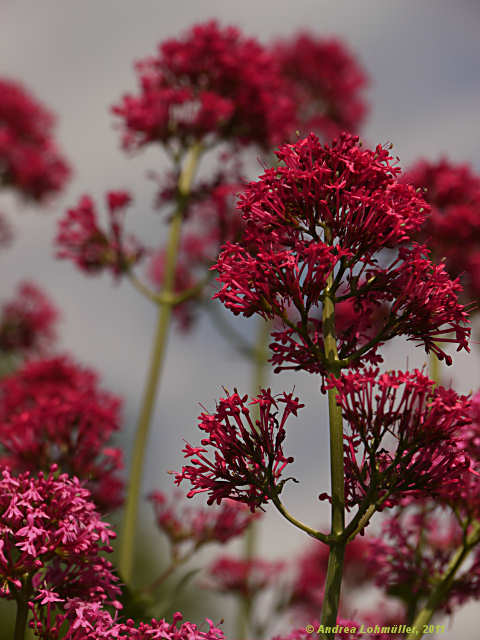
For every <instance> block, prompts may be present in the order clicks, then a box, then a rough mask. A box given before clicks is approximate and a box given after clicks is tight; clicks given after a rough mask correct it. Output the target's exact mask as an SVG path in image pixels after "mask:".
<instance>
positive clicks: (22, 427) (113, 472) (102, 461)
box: [0, 357, 123, 511]
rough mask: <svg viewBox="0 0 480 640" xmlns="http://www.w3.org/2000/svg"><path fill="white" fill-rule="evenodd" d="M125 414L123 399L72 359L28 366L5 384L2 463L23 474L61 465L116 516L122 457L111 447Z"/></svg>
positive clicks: (0, 402)
mask: <svg viewBox="0 0 480 640" xmlns="http://www.w3.org/2000/svg"><path fill="white" fill-rule="evenodd" d="M119 412H120V400H119V399H118V398H117V397H115V396H113V395H112V394H110V393H107V392H105V391H103V390H101V389H99V388H98V381H97V376H96V375H95V374H94V373H93V372H92V371H91V370H89V369H84V368H81V367H79V366H78V365H76V364H75V363H73V362H72V361H71V360H69V359H68V358H66V357H56V358H53V359H50V360H38V361H35V362H31V363H28V364H26V365H24V366H23V368H21V369H20V370H19V371H17V372H16V373H14V374H13V375H11V376H9V377H7V378H4V379H3V380H2V381H1V383H0V444H1V446H2V449H3V454H2V457H1V461H2V463H3V464H7V465H8V466H9V467H10V468H11V469H12V470H15V471H17V472H18V471H25V470H30V471H32V472H36V471H39V470H44V471H46V470H48V469H49V468H50V465H51V464H52V463H57V464H58V465H59V467H60V469H61V470H62V471H65V472H68V473H69V474H71V475H76V476H78V477H79V478H80V479H82V480H84V481H85V482H86V483H87V486H88V487H89V489H90V490H91V491H92V494H93V497H94V499H95V501H96V503H97V505H98V506H99V507H100V508H101V509H102V510H107V511H110V510H111V509H114V508H115V507H118V506H119V505H120V504H121V503H122V500H123V495H122V493H123V482H122V481H121V479H120V477H119V475H118V472H119V470H120V469H121V468H122V453H121V451H120V450H119V449H115V448H112V447H111V446H109V444H108V442H109V440H110V438H111V437H112V435H113V433H114V432H116V431H117V430H118V429H119V420H120V416H119Z"/></svg>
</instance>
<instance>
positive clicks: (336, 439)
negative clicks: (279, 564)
mask: <svg viewBox="0 0 480 640" xmlns="http://www.w3.org/2000/svg"><path fill="white" fill-rule="evenodd" d="M327 241H328V239H327ZM332 286H333V274H331V275H330V276H329V278H328V280H327V286H326V288H325V295H324V301H323V316H322V323H323V341H324V350H325V359H326V362H327V366H328V368H329V370H330V371H331V373H333V375H338V374H339V366H338V351H337V341H336V335H335V303H334V299H333V297H334V291H332ZM328 412H329V419H330V477H331V491H332V528H331V538H332V542H331V543H330V555H329V558H328V569H327V577H326V582H325V595H324V599H323V606H322V618H321V621H322V624H323V625H325V626H335V624H336V621H337V614H338V604H339V601H340V591H341V586H342V575H343V559H344V555H345V546H346V541H345V538H344V535H343V533H344V530H345V477H344V464H343V419H342V411H341V409H340V407H339V406H338V404H337V401H336V391H335V389H329V391H328ZM325 638H328V639H331V638H334V634H327V635H325Z"/></svg>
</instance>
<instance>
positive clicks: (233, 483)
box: [175, 389, 304, 512]
mask: <svg viewBox="0 0 480 640" xmlns="http://www.w3.org/2000/svg"><path fill="white" fill-rule="evenodd" d="M247 398H248V396H246V395H245V396H243V397H241V396H239V395H238V393H237V392H235V393H234V394H233V395H230V396H228V397H227V398H222V399H221V400H220V402H219V403H218V404H217V410H216V412H215V413H214V414H213V415H212V414H209V413H202V415H201V416H200V421H201V422H200V424H199V428H200V429H201V430H202V431H205V432H206V433H207V434H208V437H207V438H204V439H203V440H202V441H201V444H202V446H201V447H192V446H191V445H190V444H188V443H187V445H186V447H185V448H184V449H183V453H184V454H185V457H186V458H192V460H191V464H190V465H187V466H184V467H183V469H182V471H181V473H178V474H177V475H176V479H175V481H176V483H177V484H180V482H181V481H182V480H188V481H189V482H190V483H191V484H192V486H193V489H191V490H190V491H189V493H188V494H187V496H188V497H189V498H191V497H192V496H194V495H195V494H196V493H200V492H203V491H207V492H208V494H209V497H208V504H212V503H213V502H217V504H220V502H221V501H222V500H224V499H225V498H232V499H233V500H238V501H239V502H244V503H245V504H248V505H249V506H250V509H251V510H252V512H253V511H254V510H255V509H256V508H258V507H260V506H261V505H262V504H265V503H266V502H268V500H269V498H270V497H271V494H272V492H275V493H276V494H278V493H280V492H281V490H282V488H283V485H284V483H285V480H282V481H279V479H280V476H281V474H282V471H283V469H284V468H285V467H286V465H287V464H289V463H290V462H293V458H286V457H285V456H284V454H283V448H282V444H283V441H284V440H285V436H286V432H285V422H286V420H287V418H288V416H289V415H290V414H293V415H294V416H296V415H297V411H298V409H301V408H302V407H303V406H304V405H302V404H300V403H299V401H298V398H294V397H293V394H291V393H290V394H287V393H284V394H283V395H281V396H278V397H276V398H274V397H273V396H272V395H271V393H270V390H269V389H268V390H265V389H263V390H262V391H261V392H260V394H259V395H258V396H257V397H256V398H255V399H254V400H253V401H252V402H251V403H250V404H258V407H259V411H260V419H259V420H256V421H255V423H254V422H253V420H252V418H251V416H250V409H249V408H248V406H247ZM280 405H284V407H283V413H282V415H281V417H280V419H279V417H278V411H279V407H280ZM205 447H209V449H210V450H212V451H213V454H214V459H213V461H212V460H210V459H209V458H207V457H206V456H205V455H204V454H206V453H209V449H207V448H205Z"/></svg>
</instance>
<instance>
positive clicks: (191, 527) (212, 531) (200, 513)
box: [150, 491, 259, 548]
mask: <svg viewBox="0 0 480 640" xmlns="http://www.w3.org/2000/svg"><path fill="white" fill-rule="evenodd" d="M182 499H184V496H183V494H181V493H179V494H175V495H173V496H172V498H171V499H170V500H168V498H167V496H166V495H165V494H164V493H162V492H161V491H154V492H153V493H152V494H151V495H150V500H151V502H152V503H153V508H154V511H155V517H156V522H157V526H158V528H159V529H160V530H161V531H162V532H163V533H164V534H165V535H166V536H167V537H168V539H169V541H170V543H171V544H172V546H176V545H179V544H182V543H184V542H190V543H192V544H193V545H194V547H195V548H199V547H201V546H203V545H204V544H207V543H209V542H219V543H220V544H225V543H226V542H229V541H230V540H231V539H232V538H236V537H237V536H241V535H242V534H243V533H244V532H245V530H246V529H247V527H248V526H249V525H250V524H251V522H252V521H253V520H255V519H256V518H257V517H258V515H259V514H252V513H251V512H250V511H249V509H248V508H247V507H246V506H245V505H243V504H241V503H239V502H235V501H234V500H228V499H224V500H223V502H222V504H221V505H220V507H219V508H217V509H216V510H212V509H211V508H209V509H208V510H207V509H200V508H196V509H194V508H191V507H189V506H186V505H184V504H182Z"/></svg>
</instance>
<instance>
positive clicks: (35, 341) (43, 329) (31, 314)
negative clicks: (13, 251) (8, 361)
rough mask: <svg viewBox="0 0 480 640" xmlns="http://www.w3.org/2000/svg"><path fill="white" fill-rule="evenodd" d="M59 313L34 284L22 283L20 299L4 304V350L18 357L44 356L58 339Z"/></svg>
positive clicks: (0, 338) (0, 322) (0, 332)
mask: <svg viewBox="0 0 480 640" xmlns="http://www.w3.org/2000/svg"><path fill="white" fill-rule="evenodd" d="M57 318H58V311H57V309H56V308H55V307H54V306H53V304H52V303H51V302H50V300H49V299H48V298H47V296H46V295H45V293H43V291H42V290H41V289H39V288H38V287H37V286H36V285H35V284H33V283H32V282H22V283H20V285H19V286H18V288H17V293H16V296H15V297H14V298H13V299H12V300H10V301H9V302H5V303H4V304H3V305H2V310H1V315H0V351H1V352H2V353H4V354H9V355H10V354H14V355H16V356H29V355H33V354H37V355H42V354H44V353H45V351H46V350H47V349H48V348H49V347H50V346H51V345H52V343H53V342H54V340H55V337H56V335H55V324H56V321H57Z"/></svg>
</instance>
